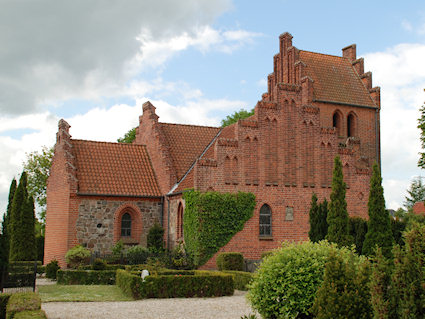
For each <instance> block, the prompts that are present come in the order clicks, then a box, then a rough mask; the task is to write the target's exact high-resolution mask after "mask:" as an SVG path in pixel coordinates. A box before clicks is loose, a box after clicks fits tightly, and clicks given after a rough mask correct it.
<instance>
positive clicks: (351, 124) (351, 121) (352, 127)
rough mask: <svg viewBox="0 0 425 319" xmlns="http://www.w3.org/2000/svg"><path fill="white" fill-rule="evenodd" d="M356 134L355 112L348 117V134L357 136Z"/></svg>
mask: <svg viewBox="0 0 425 319" xmlns="http://www.w3.org/2000/svg"><path fill="white" fill-rule="evenodd" d="M355 134H356V118H355V117H354V115H353V114H349V115H348V117H347V136H348V137H351V136H355Z"/></svg>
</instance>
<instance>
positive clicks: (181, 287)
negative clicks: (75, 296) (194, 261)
mask: <svg viewBox="0 0 425 319" xmlns="http://www.w3.org/2000/svg"><path fill="white" fill-rule="evenodd" d="M116 283H117V286H118V287H120V288H121V290H122V291H123V292H124V293H125V294H127V295H129V296H132V297H133V298H134V299H144V298H177V297H185V298H186V297H212V296H230V295H232V294H233V290H234V284H233V278H232V275H230V274H225V273H222V272H210V271H195V274H194V275H190V274H189V273H188V272H186V273H184V272H183V273H181V274H177V273H175V274H173V275H153V276H148V277H146V278H145V281H143V280H142V278H141V277H140V275H138V274H134V273H130V272H128V271H125V270H117V281H116Z"/></svg>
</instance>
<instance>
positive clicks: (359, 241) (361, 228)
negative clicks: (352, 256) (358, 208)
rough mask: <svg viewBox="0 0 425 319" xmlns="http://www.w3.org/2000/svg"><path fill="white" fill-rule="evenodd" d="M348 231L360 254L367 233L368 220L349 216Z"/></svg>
mask: <svg viewBox="0 0 425 319" xmlns="http://www.w3.org/2000/svg"><path fill="white" fill-rule="evenodd" d="M348 231H349V233H350V235H351V236H352V237H353V240H354V245H356V252H357V254H359V255H360V254H361V253H362V247H363V242H364V240H365V236H366V233H367V220H365V219H363V218H360V217H349V219H348Z"/></svg>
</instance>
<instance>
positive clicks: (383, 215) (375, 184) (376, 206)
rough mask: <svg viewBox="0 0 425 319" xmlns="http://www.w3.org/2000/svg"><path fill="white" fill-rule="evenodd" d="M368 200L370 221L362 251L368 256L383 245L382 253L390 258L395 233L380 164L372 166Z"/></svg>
mask: <svg viewBox="0 0 425 319" xmlns="http://www.w3.org/2000/svg"><path fill="white" fill-rule="evenodd" d="M372 170H373V171H372V177H371V179H370V192H369V202H368V205H367V206H368V212H369V222H368V227H367V228H368V229H367V233H366V237H365V240H364V243H363V249H362V253H363V254H364V255H366V256H371V255H373V254H374V251H375V248H376V246H378V247H381V249H382V254H383V255H384V256H385V257H387V258H390V257H391V256H392V253H391V250H392V247H393V242H394V239H393V234H392V230H391V221H390V216H389V214H388V211H386V210H385V199H384V189H383V188H382V178H381V173H380V171H379V167H378V164H376V163H375V164H374V165H373V168H372Z"/></svg>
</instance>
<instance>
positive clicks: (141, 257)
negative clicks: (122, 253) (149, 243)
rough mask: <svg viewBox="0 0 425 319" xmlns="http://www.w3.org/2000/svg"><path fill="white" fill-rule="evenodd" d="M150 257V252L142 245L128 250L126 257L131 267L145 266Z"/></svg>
mask: <svg viewBox="0 0 425 319" xmlns="http://www.w3.org/2000/svg"><path fill="white" fill-rule="evenodd" d="M149 255H150V252H149V250H148V249H147V248H146V247H142V246H140V245H137V246H132V247H130V248H129V249H127V252H126V257H127V260H128V263H129V264H130V265H137V264H144V263H146V261H147V259H148V257H149Z"/></svg>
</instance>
